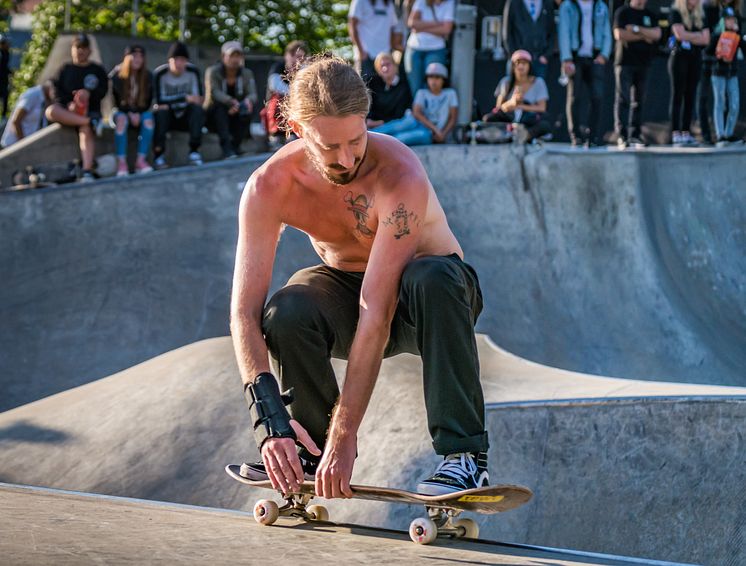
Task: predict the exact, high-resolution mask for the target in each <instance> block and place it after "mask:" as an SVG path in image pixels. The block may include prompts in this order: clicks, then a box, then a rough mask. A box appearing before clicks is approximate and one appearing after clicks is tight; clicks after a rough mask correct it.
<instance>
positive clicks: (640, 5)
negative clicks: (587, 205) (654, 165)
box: [614, 0, 661, 148]
mask: <svg viewBox="0 0 746 566" xmlns="http://www.w3.org/2000/svg"><path fill="white" fill-rule="evenodd" d="M646 3H647V0H629V4H627V5H624V6H620V7H619V8H618V9H617V11H616V12H615V13H614V39H616V42H617V43H616V57H615V59H614V78H615V79H616V92H615V96H614V130H615V131H616V134H617V145H618V146H619V147H620V148H625V147H627V145H630V144H631V145H633V146H638V147H639V146H643V145H645V144H644V143H643V141H642V138H641V136H642V109H643V107H644V105H645V86H646V84H647V78H648V70H649V69H650V64H651V62H652V59H653V56H654V55H655V52H656V50H657V47H656V45H657V43H658V41H660V38H661V28H660V27H659V26H658V25H657V23H656V16H655V14H653V12H651V11H650V10H648V9H646V8H645V4H646ZM624 120H626V122H625V121H624Z"/></svg>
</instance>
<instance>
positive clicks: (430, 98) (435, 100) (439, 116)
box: [412, 88, 458, 130]
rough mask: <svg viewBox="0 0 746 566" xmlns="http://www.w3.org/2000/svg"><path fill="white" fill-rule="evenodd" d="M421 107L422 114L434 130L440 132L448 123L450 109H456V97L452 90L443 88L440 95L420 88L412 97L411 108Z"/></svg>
mask: <svg viewBox="0 0 746 566" xmlns="http://www.w3.org/2000/svg"><path fill="white" fill-rule="evenodd" d="M417 105H419V106H421V107H422V112H423V113H424V114H425V116H426V117H427V119H428V120H430V121H431V122H432V123H433V124H434V125H435V127H436V128H438V129H439V130H442V129H443V127H444V126H445V125H446V124H447V123H448V114H449V113H450V110H451V108H456V107H458V96H456V91H455V90H453V89H452V88H444V89H443V90H442V91H440V94H437V95H436V94H433V93H432V92H430V89H427V88H421V89H420V90H418V91H417V94H415V95H414V102H413V103H412V107H415V106H417Z"/></svg>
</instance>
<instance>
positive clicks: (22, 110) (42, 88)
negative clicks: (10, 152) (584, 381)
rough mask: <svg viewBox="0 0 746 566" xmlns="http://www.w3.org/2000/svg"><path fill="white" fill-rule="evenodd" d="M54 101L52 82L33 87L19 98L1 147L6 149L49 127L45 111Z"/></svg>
mask: <svg viewBox="0 0 746 566" xmlns="http://www.w3.org/2000/svg"><path fill="white" fill-rule="evenodd" d="M53 100H54V83H53V82H52V81H51V80H47V81H44V83H43V84H41V85H37V86H32V87H31V88H30V89H28V90H26V91H24V92H23V94H21V96H20V97H18V102H16V106H15V108H13V112H11V114H10V118H9V119H8V125H7V126H5V130H4V131H3V137H2V138H0V146H2V147H3V148H6V147H8V146H10V145H13V144H14V143H16V142H17V141H19V140H22V139H23V138H25V137H26V136H30V135H31V134H33V133H34V132H36V131H37V130H39V129H41V128H43V127H45V126H46V125H47V119H46V117H45V116H44V111H45V110H46V109H47V106H49V105H50V104H52V101H53Z"/></svg>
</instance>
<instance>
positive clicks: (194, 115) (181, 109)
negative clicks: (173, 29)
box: [153, 41, 205, 169]
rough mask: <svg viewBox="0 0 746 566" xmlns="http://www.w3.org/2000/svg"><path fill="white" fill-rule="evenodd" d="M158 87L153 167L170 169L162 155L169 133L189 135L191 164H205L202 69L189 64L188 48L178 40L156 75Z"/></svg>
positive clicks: (156, 89) (155, 84) (154, 75)
mask: <svg viewBox="0 0 746 566" xmlns="http://www.w3.org/2000/svg"><path fill="white" fill-rule="evenodd" d="M153 82H154V86H155V106H154V110H155V136H154V139H153V155H154V156H155V160H154V162H153V165H155V168H156V169H163V168H165V167H168V164H167V163H166V158H165V157H164V156H163V154H164V153H165V151H166V134H167V133H168V132H169V131H170V130H181V131H186V132H189V156H188V159H189V163H190V164H191V165H202V156H201V155H200V153H199V146H200V145H202V126H203V125H204V123H205V113H204V111H203V109H202V103H203V102H204V94H205V92H204V90H203V88H202V79H201V78H200V73H199V69H197V67H195V66H194V65H192V64H191V63H190V62H189V50H188V49H187V46H186V45H184V44H183V43H181V42H180V41H177V42H175V43H173V44H172V45H171V47H170V48H169V50H168V63H166V64H164V65H161V66H160V67H158V68H156V70H155V71H154V72H153Z"/></svg>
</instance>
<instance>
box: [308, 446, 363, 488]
mask: <svg viewBox="0 0 746 566" xmlns="http://www.w3.org/2000/svg"><path fill="white" fill-rule="evenodd" d="M356 455H357V441H356V439H354V438H353V439H337V440H334V439H332V438H330V439H329V440H328V441H327V443H326V448H325V450H324V455H323V456H322V458H321V462H320V463H319V467H318V468H317V469H316V495H319V496H321V497H323V498H324V499H334V498H335V497H345V498H350V497H352V490H351V489H350V478H351V477H352V467H353V465H354V464H355V457H356Z"/></svg>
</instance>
